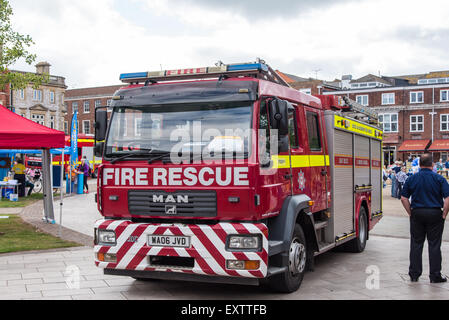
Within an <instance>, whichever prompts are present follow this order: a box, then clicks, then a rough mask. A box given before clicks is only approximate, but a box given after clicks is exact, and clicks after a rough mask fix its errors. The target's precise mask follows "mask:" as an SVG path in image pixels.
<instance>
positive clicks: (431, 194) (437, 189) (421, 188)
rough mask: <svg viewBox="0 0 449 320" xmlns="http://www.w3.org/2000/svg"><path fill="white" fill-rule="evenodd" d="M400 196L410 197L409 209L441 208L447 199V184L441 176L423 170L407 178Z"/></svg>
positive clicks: (448, 191)
mask: <svg viewBox="0 0 449 320" xmlns="http://www.w3.org/2000/svg"><path fill="white" fill-rule="evenodd" d="M401 196H403V197H406V198H410V197H412V202H411V207H412V208H413V209H415V208H442V207H443V199H444V198H446V197H449V184H448V183H447V181H446V179H445V178H443V177H442V176H441V175H439V174H437V173H435V172H433V171H432V170H430V169H423V168H421V171H420V172H418V173H417V174H414V175H413V176H411V177H409V178H408V179H407V181H406V182H405V184H404V188H403V189H402V193H401Z"/></svg>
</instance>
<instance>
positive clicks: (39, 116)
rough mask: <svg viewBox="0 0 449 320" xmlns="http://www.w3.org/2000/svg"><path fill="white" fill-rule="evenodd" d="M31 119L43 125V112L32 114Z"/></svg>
mask: <svg viewBox="0 0 449 320" xmlns="http://www.w3.org/2000/svg"><path fill="white" fill-rule="evenodd" d="M31 120H32V121H34V122H36V123H39V124H41V125H45V116H44V115H43V114H32V115H31Z"/></svg>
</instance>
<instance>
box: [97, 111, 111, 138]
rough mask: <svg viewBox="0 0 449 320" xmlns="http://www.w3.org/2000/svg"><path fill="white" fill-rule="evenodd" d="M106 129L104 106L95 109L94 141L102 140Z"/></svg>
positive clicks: (106, 121) (106, 118)
mask: <svg viewBox="0 0 449 320" xmlns="http://www.w3.org/2000/svg"><path fill="white" fill-rule="evenodd" d="M107 129H108V112H107V110H106V109H105V108H103V107H102V108H98V109H95V141H102V140H104V139H105V138H106V130H107Z"/></svg>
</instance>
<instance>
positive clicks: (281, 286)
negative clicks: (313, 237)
mask: <svg viewBox="0 0 449 320" xmlns="http://www.w3.org/2000/svg"><path fill="white" fill-rule="evenodd" d="M306 262H307V246H306V238H305V236H304V231H303V230H302V227H301V226H300V225H299V224H296V225H295V230H294V232H293V236H292V239H291V241H290V248H289V252H288V266H287V270H286V271H285V272H284V273H281V274H277V275H274V276H272V277H270V278H269V285H270V287H271V288H272V289H274V290H275V291H278V292H283V293H291V292H295V291H296V290H298V289H299V287H300V286H301V282H302V280H303V278H304V273H305V270H306Z"/></svg>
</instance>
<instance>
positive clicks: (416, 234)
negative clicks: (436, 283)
mask: <svg viewBox="0 0 449 320" xmlns="http://www.w3.org/2000/svg"><path fill="white" fill-rule="evenodd" d="M443 229H444V219H443V215H442V211H441V209H439V208H416V209H412V215H411V217H410V234H411V238H410V267H409V275H410V277H412V278H419V277H420V276H421V274H422V251H423V246H424V241H425V239H426V236H427V242H428V246H429V264H430V274H429V278H430V280H434V279H438V278H440V277H441V273H440V272H441V239H442V236H443Z"/></svg>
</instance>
